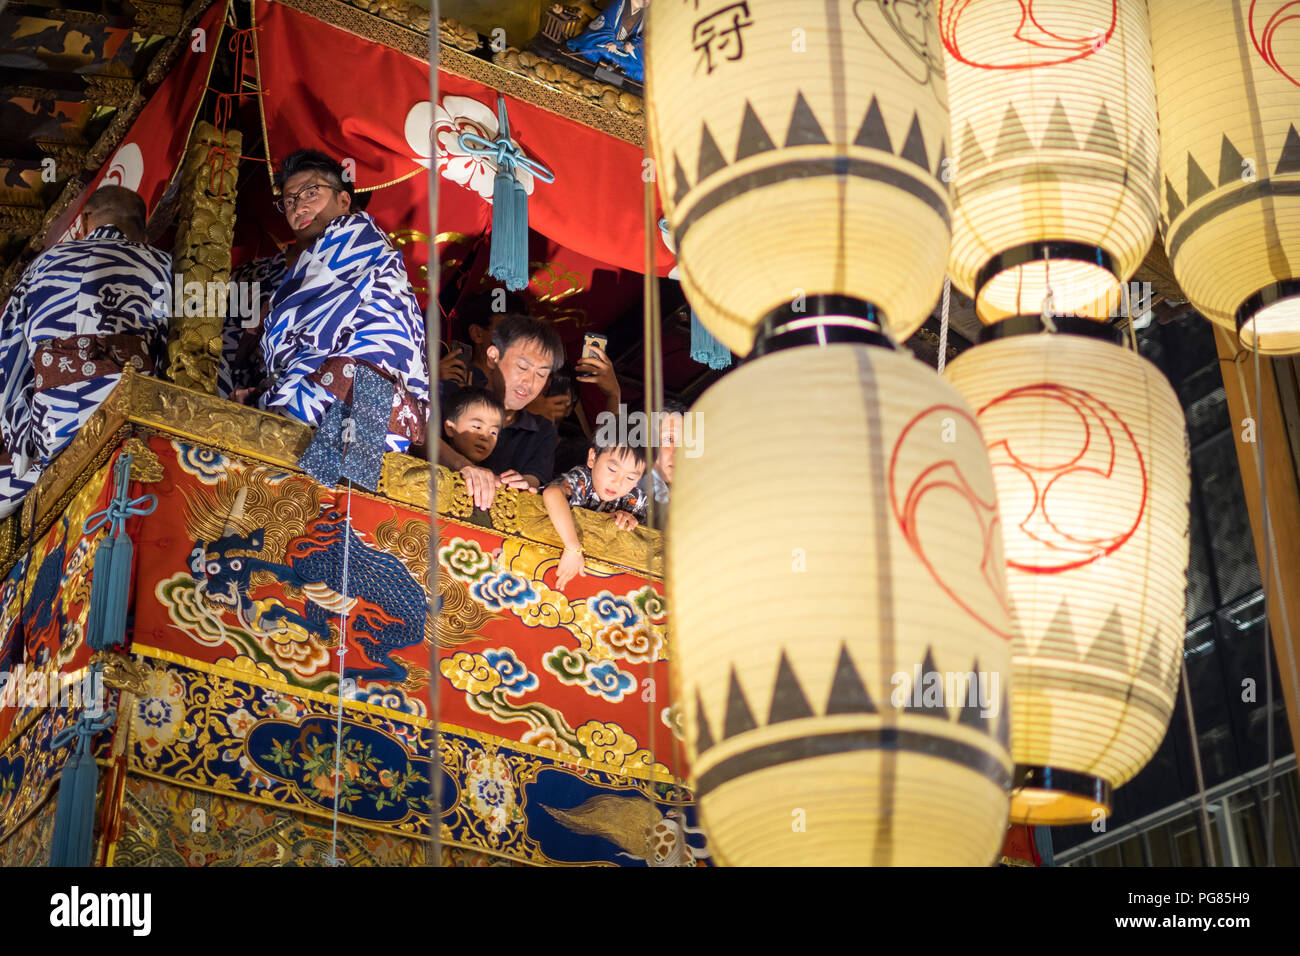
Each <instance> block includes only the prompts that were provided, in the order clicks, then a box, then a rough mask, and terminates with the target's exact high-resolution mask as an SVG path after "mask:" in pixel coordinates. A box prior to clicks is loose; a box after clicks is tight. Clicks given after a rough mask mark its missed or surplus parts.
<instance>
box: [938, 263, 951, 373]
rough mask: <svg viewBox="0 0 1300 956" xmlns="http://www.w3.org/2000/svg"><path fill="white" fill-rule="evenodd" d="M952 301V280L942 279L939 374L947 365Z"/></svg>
mask: <svg viewBox="0 0 1300 956" xmlns="http://www.w3.org/2000/svg"><path fill="white" fill-rule="evenodd" d="M951 301H952V279H951V278H950V277H949V276H946V275H945V276H944V277H943V307H942V308H941V310H940V312H939V374H940V375H942V374H943V367H944V366H945V365H947V364H948V307H949V305H950V303H951Z"/></svg>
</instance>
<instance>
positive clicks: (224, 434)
mask: <svg viewBox="0 0 1300 956" xmlns="http://www.w3.org/2000/svg"><path fill="white" fill-rule="evenodd" d="M155 433H156V434H159V435H163V436H166V437H169V438H177V439H180V440H183V441H192V442H198V443H200V444H203V445H208V446H211V447H213V448H217V449H219V450H221V451H223V452H226V453H228V454H232V455H237V456H240V457H242V458H248V459H253V460H255V461H259V462H262V463H265V464H268V465H274V466H276V467H277V468H283V469H287V470H290V471H297V470H298V469H297V466H296V463H297V461H298V459H299V458H300V457H301V456H302V453H303V452H304V451H306V449H307V446H308V444H310V442H311V438H312V434H313V430H312V429H311V428H310V427H308V426H307V425H304V424H303V423H302V422H298V421H295V420H293V419H291V418H283V417H281V416H279V415H272V414H270V413H268V412H263V411H259V410H257V409H254V408H249V407H247V406H245V405H238V404H236V403H234V402H228V401H226V400H225V399H221V398H217V397H216V396H214V395H207V394H204V393H202V392H197V391H194V390H192V389H187V388H181V387H179V386H177V385H174V384H172V383H170V382H166V381H163V380H162V379H158V378H154V377H152V376H149V375H140V374H138V373H136V372H135V371H134V369H130V368H128V369H127V370H126V372H125V373H124V374H123V376H122V381H121V383H119V385H118V387H117V388H116V389H114V390H113V392H112V394H110V395H109V397H108V398H107V399H106V400H105V401H104V403H103V404H102V405H101V406H100V407H99V408H98V409H96V410H95V413H94V414H93V415H91V417H90V418H89V420H87V422H86V424H85V425H83V426H82V428H81V431H80V432H79V433H78V434H77V437H76V438H74V439H73V440H72V442H71V443H70V444H69V445H68V447H67V448H66V449H64V451H63V452H62V454H60V455H59V456H58V458H56V459H55V460H54V462H53V463H52V464H51V465H50V467H49V468H48V469H46V471H45V474H43V475H42V476H41V479H40V481H39V482H37V484H36V486H35V487H34V488H33V489H32V491H31V492H30V493H29V494H28V496H27V500H26V501H25V502H24V505H23V512H22V521H21V524H19V523H18V521H17V516H14V518H12V519H10V520H9V521H8V522H0V574H3V573H4V572H6V571H7V570H8V568H9V566H10V565H12V563H13V560H14V559H15V558H16V557H17V554H18V552H19V550H20V549H21V544H20V541H19V538H20V536H21V535H20V529H28V528H32V527H35V529H36V530H35V534H36V535H37V536H39V535H41V534H44V533H45V531H46V530H48V528H49V526H50V524H51V523H52V522H53V521H54V520H55V518H56V517H57V516H58V515H59V514H61V513H62V512H63V511H64V510H65V509H66V508H67V505H68V504H69V502H71V500H72V497H73V496H74V495H75V494H76V493H77V492H78V491H79V490H80V489H81V488H82V486H84V485H85V483H86V481H87V480H89V478H90V477H91V475H93V474H94V473H95V471H96V470H97V469H98V468H99V467H100V466H101V465H103V464H104V462H106V461H107V460H108V459H109V457H110V456H111V455H112V454H113V452H114V450H115V449H116V448H117V447H118V445H119V443H121V442H122V441H123V440H124V439H125V441H126V443H127V445H126V450H128V451H130V452H132V454H134V455H136V460H135V462H133V463H132V469H131V471H132V477H133V479H134V480H137V481H156V480H158V478H159V477H161V476H160V475H158V467H157V466H158V460H157V458H156V456H154V455H153V453H152V451H151V450H150V449H149V447H148V445H147V444H146V443H145V442H144V441H143V440H142V439H143V438H144V437H146V436H148V435H150V434H155ZM155 476H157V477H155ZM358 493H361V494H368V493H366V492H358ZM379 497H380V498H384V499H387V500H389V501H392V502H393V503H394V504H398V505H401V506H402V507H405V508H410V509H412V510H415V511H418V512H420V513H422V514H428V513H429V463H428V462H426V461H421V460H420V459H418V458H413V457H411V456H410V455H401V454H397V453H396V452H388V453H387V454H385V455H384V464H383V471H382V474H381V477H380V484H379ZM437 511H438V514H440V515H442V516H443V517H444V518H446V519H448V520H451V521H457V522H461V523H466V524H470V523H476V524H481V525H483V526H484V527H490V528H492V529H493V530H494V531H496V532H498V533H499V534H503V535H507V536H511V537H514V538H519V539H522V540H525V541H528V542H530V543H533V544H536V545H539V546H541V547H543V548H546V549H553V550H554V551H555V552H556V553H557V554H558V552H559V551H561V550H562V549H563V544H562V542H561V541H560V539H559V536H558V535H557V534H556V533H555V529H554V528H553V527H552V526H551V522H550V518H549V517H548V516H547V514H546V508H545V506H544V505H543V504H542V499H541V496H540V495H533V494H527V493H521V492H518V491H515V490H514V489H510V488H502V489H501V490H500V491H498V492H497V496H496V500H495V502H494V504H493V507H492V509H491V511H490V512H488V513H484V512H475V510H474V505H473V502H472V501H471V499H470V497H469V493H468V492H467V491H466V490H465V480H464V478H463V477H462V476H461V475H460V474H459V473H458V472H453V471H449V470H448V469H446V468H443V467H441V466H438V498H437ZM476 516H477V517H476ZM574 518H575V519H576V521H577V525H578V533H579V535H580V536H581V539H582V543H583V549H584V550H585V551H586V552H587V558H588V561H589V563H590V565H591V566H592V567H593V568H595V569H597V570H601V571H607V572H617V571H620V570H629V571H633V572H635V573H638V574H643V575H645V576H647V577H650V578H653V579H655V580H660V579H661V578H662V575H663V555H662V543H663V538H662V534H661V533H660V532H658V531H653V530H648V529H645V528H637V529H635V530H634V531H630V532H627V531H618V530H616V529H615V528H614V525H613V523H612V522H611V521H609V519H608V517H607V516H605V515H597V514H594V513H592V512H587V511H583V510H581V509H577V510H575V512H574Z"/></svg>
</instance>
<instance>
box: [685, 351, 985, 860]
mask: <svg viewBox="0 0 1300 956" xmlns="http://www.w3.org/2000/svg"><path fill="white" fill-rule="evenodd" d="M692 414H694V415H697V416H699V418H700V420H701V421H702V422H704V423H706V424H707V434H706V441H705V442H704V443H703V447H702V452H703V453H702V454H700V455H699V456H698V457H691V456H690V455H684V456H680V457H679V458H678V464H677V476H676V482H675V483H674V485H673V507H672V512H671V515H670V519H669V529H668V536H667V542H668V554H669V587H670V591H669V593H670V595H671V600H672V607H673V639H674V662H675V667H676V672H677V676H678V680H679V681H680V683H678V685H677V686H678V687H679V689H680V692H681V695H682V699H683V703H684V705H685V714H686V727H687V734H688V745H689V747H690V750H691V760H692V763H691V769H692V777H693V781H694V786H695V788H696V789H695V794H696V799H697V800H698V802H699V806H700V809H701V813H702V817H703V821H704V825H705V827H706V828H707V829H708V832H709V838H710V846H711V847H712V848H713V850H714V853H715V855H716V856H718V857H719V858H720V859H721V861H722V862H724V863H727V864H732V865H805V866H822V865H882V866H884V865H935V864H952V865H965V866H986V865H988V864H989V863H990V862H991V861H992V860H993V857H994V855H995V854H996V853H997V851H998V848H999V847H1000V846H1001V844H1002V838H1003V835H1004V833H1005V829H1006V817H1007V793H1006V790H1005V788H1006V787H1007V786H1009V784H1010V773H1011V763H1010V757H1009V754H1008V752H1007V735H1008V733H1009V724H1008V718H1009V715H1008V712H1007V705H1006V703H1005V700H1006V699H1007V695H1008V692H1009V689H1010V688H1009V687H1008V681H1007V677H1008V670H1009V666H1010V649H1011V648H1010V639H1009V630H1008V618H1007V612H1006V604H1005V600H1006V598H1005V593H1004V587H1005V585H1004V578H1003V561H1002V553H1001V540H1000V539H1001V535H1000V534H999V532H998V528H997V511H996V505H995V502H994V488H993V480H992V475H991V474H990V471H989V465H988V457H987V455H986V453H985V450H984V444H983V441H982V440H981V438H980V435H979V430H978V429H977V427H976V425H975V418H974V415H973V413H972V411H971V410H970V408H969V407H968V406H967V405H966V403H965V402H963V401H962V399H961V398H960V397H959V396H958V395H957V393H956V391H955V390H953V389H952V388H951V387H950V386H948V385H946V384H945V383H944V382H943V380H942V379H940V378H939V377H938V376H937V375H936V374H934V373H933V372H932V371H930V370H929V369H927V368H926V367H925V366H923V365H921V364H920V363H919V362H917V361H916V360H915V359H913V358H912V357H911V355H910V354H908V353H898V352H894V351H891V350H889V349H886V348H873V347H864V346H861V345H848V344H838V345H829V346H826V347H823V348H816V347H802V348H793V349H788V350H785V351H778V352H774V353H772V354H770V355H763V356H762V357H760V358H758V359H756V360H753V361H751V362H749V363H748V364H746V365H744V366H742V367H741V368H739V369H737V370H736V371H734V372H732V373H730V374H729V375H727V376H726V377H725V378H723V379H722V380H721V381H719V382H718V383H717V384H716V385H714V386H713V387H712V388H710V389H709V391H708V392H706V393H705V394H704V396H703V397H702V398H701V399H700V400H699V401H698V402H697V403H696V405H695V406H694V407H693V408H692ZM971 673H974V674H975V675H976V679H975V681H974V682H973V692H972V689H971V688H972V681H971V680H970V678H969V676H968V675H970V674H971ZM927 675H936V676H934V677H930V676H927Z"/></svg>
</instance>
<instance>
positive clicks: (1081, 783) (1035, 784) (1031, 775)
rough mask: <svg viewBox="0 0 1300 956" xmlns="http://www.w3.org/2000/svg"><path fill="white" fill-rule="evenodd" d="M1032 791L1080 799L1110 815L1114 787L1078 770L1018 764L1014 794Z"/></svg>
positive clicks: (1013, 780)
mask: <svg viewBox="0 0 1300 956" xmlns="http://www.w3.org/2000/svg"><path fill="white" fill-rule="evenodd" d="M1021 790H1033V791H1036V792H1038V793H1047V794H1059V795H1060V796H1063V797H1081V798H1083V799H1084V800H1088V801H1090V802H1091V803H1093V804H1094V805H1095V806H1098V807H1101V808H1102V809H1103V810H1105V811H1106V813H1107V815H1109V814H1110V807H1111V794H1112V790H1111V786H1110V784H1109V783H1107V782H1106V781H1105V780H1102V779H1101V777H1094V776H1092V775H1091V774H1086V773H1079V772H1078V771H1076V770H1063V769H1061V768H1060V767H1047V766H1042V765H1040V764H1022V763H1018V764H1016V772H1015V775H1014V776H1013V777H1012V783H1011V795H1012V796H1013V797H1014V796H1015V795H1016V793H1017V792H1018V791H1021Z"/></svg>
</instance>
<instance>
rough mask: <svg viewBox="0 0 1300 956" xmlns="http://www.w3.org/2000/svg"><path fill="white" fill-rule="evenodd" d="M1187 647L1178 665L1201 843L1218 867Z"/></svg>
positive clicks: (1209, 857)
mask: <svg viewBox="0 0 1300 956" xmlns="http://www.w3.org/2000/svg"><path fill="white" fill-rule="evenodd" d="M1186 647H1187V645H1186V644H1184V645H1183V646H1182V647H1180V648H1178V663H1179V664H1181V665H1182V668H1183V710H1184V711H1185V712H1186V714H1187V730H1188V733H1190V734H1191V737H1192V741H1191V743H1192V769H1193V770H1194V771H1195V773H1196V793H1197V795H1198V796H1199V797H1200V803H1201V842H1202V843H1203V844H1204V845H1205V858H1206V860H1207V861H1208V862H1209V865H1210V866H1218V865H1219V863H1218V858H1217V857H1216V855H1215V853H1214V842H1213V841H1212V840H1211V839H1210V808H1209V806H1208V805H1207V803H1206V801H1205V774H1204V772H1203V771H1202V770H1201V741H1200V738H1199V737H1197V736H1196V717H1195V716H1194V715H1193V714H1192V692H1191V688H1189V687H1188V686H1187V652H1186Z"/></svg>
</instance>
